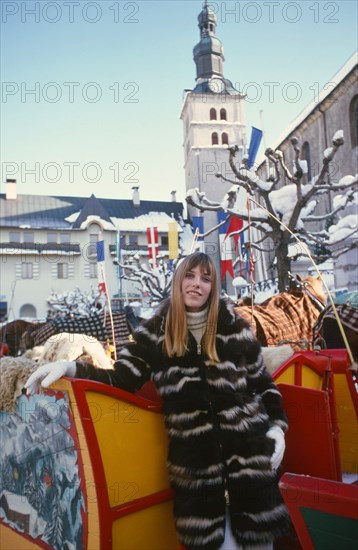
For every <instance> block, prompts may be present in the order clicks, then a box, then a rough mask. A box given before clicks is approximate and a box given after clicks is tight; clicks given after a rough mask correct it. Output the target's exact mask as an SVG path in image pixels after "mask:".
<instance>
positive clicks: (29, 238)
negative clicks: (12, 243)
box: [24, 231, 34, 243]
mask: <svg viewBox="0 0 358 550" xmlns="http://www.w3.org/2000/svg"><path fill="white" fill-rule="evenodd" d="M33 242H34V233H33V231H25V232H24V243H33Z"/></svg>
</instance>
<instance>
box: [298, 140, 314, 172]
mask: <svg viewBox="0 0 358 550" xmlns="http://www.w3.org/2000/svg"><path fill="white" fill-rule="evenodd" d="M301 153H302V154H301V157H302V160H305V161H306V162H307V181H308V182H310V181H311V179H312V170H311V148H310V144H309V143H308V141H305V142H304V144H303V145H302V150H301Z"/></svg>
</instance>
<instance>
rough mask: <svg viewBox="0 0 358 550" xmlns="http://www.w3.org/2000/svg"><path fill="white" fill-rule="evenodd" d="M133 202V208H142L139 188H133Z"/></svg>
mask: <svg viewBox="0 0 358 550" xmlns="http://www.w3.org/2000/svg"><path fill="white" fill-rule="evenodd" d="M132 191H133V194H132V201H133V206H140V198H139V186H138V187H132Z"/></svg>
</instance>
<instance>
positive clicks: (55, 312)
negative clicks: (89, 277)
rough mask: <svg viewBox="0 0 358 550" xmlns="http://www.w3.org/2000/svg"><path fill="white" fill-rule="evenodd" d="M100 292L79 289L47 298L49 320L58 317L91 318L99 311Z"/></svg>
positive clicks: (57, 293) (54, 294)
mask: <svg viewBox="0 0 358 550" xmlns="http://www.w3.org/2000/svg"><path fill="white" fill-rule="evenodd" d="M99 301H100V290H99V289H98V288H91V290H89V291H83V290H80V289H79V288H78V287H76V288H74V289H73V290H69V291H65V292H54V291H52V293H51V294H50V296H49V297H48V298H47V305H48V310H47V318H48V319H55V318H58V317H89V316H90V315H93V314H94V313H95V312H96V311H98V307H97V305H98V303H99Z"/></svg>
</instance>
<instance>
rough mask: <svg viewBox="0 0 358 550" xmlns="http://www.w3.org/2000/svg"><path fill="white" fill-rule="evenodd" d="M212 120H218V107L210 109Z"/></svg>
mask: <svg viewBox="0 0 358 550" xmlns="http://www.w3.org/2000/svg"><path fill="white" fill-rule="evenodd" d="M210 120H216V109H214V107H212V108H211V109H210Z"/></svg>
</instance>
